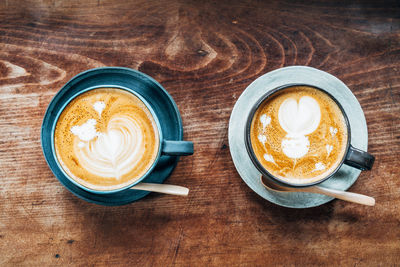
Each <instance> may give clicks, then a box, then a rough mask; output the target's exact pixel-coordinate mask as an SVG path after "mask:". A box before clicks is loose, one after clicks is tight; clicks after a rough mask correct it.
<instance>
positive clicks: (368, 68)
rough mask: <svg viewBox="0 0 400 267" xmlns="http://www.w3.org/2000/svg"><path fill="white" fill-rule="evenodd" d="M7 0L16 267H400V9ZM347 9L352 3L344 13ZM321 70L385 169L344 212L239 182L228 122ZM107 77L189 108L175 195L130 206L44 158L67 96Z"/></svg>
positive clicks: (1, 256)
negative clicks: (254, 99) (129, 80)
mask: <svg viewBox="0 0 400 267" xmlns="http://www.w3.org/2000/svg"><path fill="white" fill-rule="evenodd" d="M125 2H126V1H103V0H96V1H93V0H92V1H72V0H71V1H59V0H51V1H50V0H49V1H43V2H39V1H10V0H8V1H7V0H3V1H0V265H2V266H19V265H26V266H53V265H78V266H92V265H99V266H102V265H103V266H111V265H117V264H118V265H125V266H239V265H240V266H266V265H298V266H305V265H333V266H338V265H342V266H355V265H361V266H368V265H375V266H376V265H382V266H389V265H394V264H398V263H400V208H399V207H400V189H399V188H400V176H399V168H400V165H399V160H400V75H399V74H400V73H399V70H400V18H399V14H400V7H399V6H395V5H391V4H387V5H384V4H382V3H379V4H366V3H355V4H348V5H344V4H341V5H336V4H333V3H330V2H326V3H322V2H320V1H316V3H314V4H307V3H303V4H302V3H300V2H296V3H295V4H289V3H283V2H281V1H276V2H268V3H263V2H262V1H258V2H256V1H254V2H251V1H249V2H241V1H237V3H231V2H232V1H216V2H211V1H130V2H129V3H125ZM343 3H344V2H343ZM290 65H309V66H312V67H316V68H319V69H322V70H324V71H327V72H329V73H331V74H333V75H335V76H337V77H338V78H339V79H341V80H342V81H344V82H345V83H346V84H347V85H348V87H349V88H350V89H351V90H352V91H353V93H354V94H355V96H356V97H357V99H358V100H359V101H360V103H361V106H362V108H363V110H364V112H365V116H366V119H367V123H368V132H369V151H370V152H371V153H372V154H374V155H375V156H376V162H375V166H374V168H373V170H372V171H370V172H363V173H362V174H361V176H360V178H359V179H358V181H357V182H356V183H355V184H354V185H353V186H352V187H351V191H354V192H360V193H364V194H367V195H370V196H373V197H375V198H376V201H377V204H376V206H375V207H365V206H360V205H356V204H352V203H347V202H344V201H339V200H335V201H332V202H330V203H328V204H325V205H323V206H320V207H316V208H311V209H303V210H294V209H288V208H283V207H279V206H277V205H275V204H272V203H269V202H268V201H266V200H264V199H262V198H261V197H259V196H258V195H257V194H255V193H254V192H253V191H252V190H251V189H250V188H248V187H247V186H246V184H245V183H244V182H243V181H242V179H241V178H240V177H239V175H238V173H237V172H236V170H235V167H234V165H233V162H232V160H231V156H230V153H229V147H228V137H227V132H228V121H229V116H230V113H231V111H232V108H233V106H234V104H235V102H236V101H237V99H238V97H239V96H240V94H241V93H242V92H243V90H244V89H245V88H246V87H247V86H248V85H249V84H250V83H251V82H252V81H253V80H254V79H256V78H257V77H259V76H260V75H262V74H264V73H266V72H268V71H271V70H274V69H277V68H280V67H283V66H290ZM101 66H124V67H130V68H134V69H138V70H140V71H142V72H144V73H147V74H149V75H150V76H152V77H154V78H155V79H157V80H158V81H159V82H160V83H161V84H162V85H163V86H164V87H165V88H166V89H167V90H168V92H169V93H170V94H171V95H172V96H173V98H174V99H175V101H176V103H177V105H178V107H179V109H180V112H181V114H182V118H183V124H184V131H185V139H187V140H192V141H194V143H195V155H194V156H191V157H184V158H182V159H181V161H180V162H179V164H178V167H177V168H176V169H175V171H174V173H173V174H172V176H171V177H170V178H169V179H168V183H172V184H179V185H185V186H188V187H189V188H190V190H191V191H190V194H189V197H187V198H185V197H177V196H168V195H160V194H151V195H149V196H148V197H146V198H145V199H143V200H141V201H139V202H136V203H132V204H129V205H125V206H120V207H103V206H99V205H95V204H89V203H87V202H85V201H83V200H81V199H79V198H77V197H75V196H74V195H72V194H71V193H70V192H69V191H68V190H66V189H65V188H64V187H63V186H62V185H61V184H60V183H59V182H58V180H57V179H56V178H55V177H54V176H53V174H52V172H51V171H50V169H49V168H48V166H47V164H46V162H45V160H44V157H43V154H42V151H41V145H40V127H41V123H42V118H43V115H44V112H45V110H46V107H47V105H48V104H49V102H50V100H51V98H52V96H53V95H54V94H55V93H56V92H57V91H58V90H59V89H60V88H61V87H62V86H63V84H64V83H66V82H67V81H68V80H69V79H71V78H72V77H73V76H74V75H76V74H78V73H79V72H81V71H84V70H87V69H90V68H94V67H101Z"/></svg>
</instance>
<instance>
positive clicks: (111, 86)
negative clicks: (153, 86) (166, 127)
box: [50, 84, 163, 194]
mask: <svg viewBox="0 0 400 267" xmlns="http://www.w3.org/2000/svg"><path fill="white" fill-rule="evenodd" d="M101 88H115V89H120V90H124V91H127V92H129V93H131V94H133V95H134V96H136V97H137V98H138V99H139V100H140V101H141V102H142V103H143V104H144V105H145V106H146V108H147V109H148V110H149V111H150V114H151V115H152V117H153V119H154V121H155V123H156V126H157V131H158V141H159V142H158V151H157V155H156V157H155V159H154V161H153V163H152V165H151V166H150V168H149V169H148V170H147V171H146V172H145V173H144V174H143V175H142V176H141V177H140V178H138V179H136V180H135V181H133V182H132V183H130V184H128V185H126V186H124V187H121V188H116V189H112V190H96V189H92V188H89V187H86V186H85V185H83V184H81V183H79V182H77V181H76V180H75V179H73V178H72V177H71V176H70V175H69V174H68V173H67V172H66V171H65V170H64V168H63V167H62V166H61V164H60V162H59V160H58V158H57V154H56V151H55V143H54V133H55V128H56V125H57V122H58V119H59V117H60V116H61V114H62V112H63V111H64V109H65V107H66V106H67V105H68V104H69V103H71V101H72V100H74V99H75V98H76V97H78V96H79V95H81V94H84V93H86V92H89V91H92V90H95V89H101ZM63 89H64V87H63V88H61V89H60V91H61V90H63ZM162 141H163V134H162V131H161V125H160V122H159V120H158V117H157V116H156V114H155V112H154V110H153V108H152V107H151V106H150V104H149V103H148V102H147V101H146V99H145V98H144V97H143V96H141V95H140V94H139V93H137V92H136V91H135V90H132V89H131V88H128V87H125V86H120V85H106V84H104V85H96V86H91V87H87V88H85V89H82V90H80V91H79V92H77V93H76V94H74V95H73V96H71V97H70V98H69V99H68V100H67V101H66V102H65V103H64V104H63V105H62V106H61V108H60V109H58V110H57V115H56V116H55V119H54V122H53V124H52V127H51V141H50V144H51V154H52V156H53V159H54V161H55V162H56V164H57V167H58V168H59V170H60V171H61V172H62V173H63V174H64V176H65V177H66V178H67V179H68V180H69V181H70V182H71V183H73V184H74V185H76V186H78V187H80V188H81V189H83V190H85V191H88V192H90V193H94V194H112V193H117V192H121V191H124V190H126V189H129V188H131V187H132V186H134V185H136V184H138V183H140V182H141V181H143V180H144V179H145V178H146V177H147V176H148V175H149V174H150V173H151V172H152V171H153V169H154V168H155V166H156V165H157V163H158V161H159V159H160V156H161V151H162Z"/></svg>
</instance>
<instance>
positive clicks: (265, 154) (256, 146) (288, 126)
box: [250, 86, 348, 184]
mask: <svg viewBox="0 0 400 267" xmlns="http://www.w3.org/2000/svg"><path fill="white" fill-rule="evenodd" d="M265 118H270V119H269V120H268V121H269V123H268V124H267V125H265V123H263V121H265ZM347 138H348V137H347V128H346V123H345V119H344V117H343V114H342V112H341V110H340V108H339V107H338V106H337V104H336V103H335V102H334V101H333V100H332V99H331V98H330V97H329V96H328V95H326V94H325V93H323V92H321V91H319V90H317V89H314V88H311V87H307V86H295V87H290V88H287V89H283V90H281V91H279V92H277V93H275V94H274V95H272V96H270V97H269V98H268V99H267V100H265V101H264V102H263V103H262V104H261V105H260V107H259V108H258V109H257V111H256V112H255V115H254V117H253V120H252V123H251V129H250V139H251V145H252V148H253V151H254V152H255V155H256V157H257V158H258V160H259V162H260V163H261V164H262V165H263V166H264V168H265V169H267V170H268V172H270V173H271V174H273V175H274V176H276V177H278V178H280V179H282V180H286V181H288V182H290V183H297V184H304V183H311V182H314V181H318V180H320V179H322V178H324V177H326V176H327V175H329V174H330V173H332V171H333V170H334V169H336V167H337V166H338V165H339V164H340V162H341V159H342V158H343V156H344V153H345V149H346V145H347Z"/></svg>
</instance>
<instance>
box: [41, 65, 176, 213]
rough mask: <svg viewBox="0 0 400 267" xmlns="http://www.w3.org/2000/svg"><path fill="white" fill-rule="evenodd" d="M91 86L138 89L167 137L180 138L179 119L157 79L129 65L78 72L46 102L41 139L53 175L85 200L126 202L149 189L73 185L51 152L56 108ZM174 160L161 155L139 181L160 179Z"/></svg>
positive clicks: (174, 157) (171, 101) (139, 196)
mask: <svg viewBox="0 0 400 267" xmlns="http://www.w3.org/2000/svg"><path fill="white" fill-rule="evenodd" d="M93 87H117V88H129V89H131V90H134V91H136V92H137V93H139V94H140V95H141V96H142V97H144V98H145V99H146V100H147V102H149V104H150V105H151V106H152V108H153V110H154V112H155V113H156V115H157V117H158V119H159V121H160V125H161V130H162V134H163V137H164V138H165V139H167V140H177V141H178V140H182V139H183V128H182V119H181V116H180V113H179V110H178V107H177V106H176V104H175V102H174V100H173V99H172V97H171V96H170V95H169V94H168V92H167V91H166V90H165V89H164V88H163V87H162V86H161V85H160V84H159V83H158V82H157V81H155V80H154V79H153V78H151V77H150V76H148V75H146V74H144V73H141V72H139V71H136V70H133V69H129V68H121V67H105V68H97V69H91V70H88V71H85V72H82V73H80V74H78V75H77V76H75V77H74V78H72V79H71V80H70V81H69V82H67V83H66V84H65V85H64V87H63V88H61V90H60V91H59V92H58V93H57V94H56V95H55V96H54V98H53V99H52V101H51V102H50V104H49V107H48V108H47V111H46V113H45V116H44V118H43V124H42V132H41V141H42V148H43V153H44V156H45V158H46V161H47V164H48V165H49V167H50V169H51V170H52V171H53V173H54V175H55V176H56V177H57V179H58V180H59V181H60V182H61V184H63V185H64V186H65V187H66V188H67V189H68V190H69V191H70V192H71V193H73V194H74V195H76V196H78V197H79V198H82V199H84V200H86V201H88V202H92V203H96V204H100V205H106V206H116V205H124V204H128V203H131V202H134V201H136V200H139V199H141V198H143V197H145V196H146V195H148V194H149V192H147V191H141V190H133V189H132V190H124V191H121V192H118V193H112V194H101V195H100V194H93V193H90V192H88V191H85V190H83V189H81V188H79V187H78V186H76V185H74V184H73V183H72V182H71V181H69V179H68V178H67V177H65V175H64V174H63V172H62V171H61V170H60V169H59V168H58V166H57V162H56V158H55V156H54V155H53V154H52V147H51V130H52V129H53V126H54V124H55V123H56V121H55V118H56V116H57V113H58V110H59V109H60V108H61V107H63V106H64V105H65V104H66V103H67V102H68V101H69V99H70V98H71V97H72V96H74V95H76V94H77V93H79V92H81V91H83V90H85V89H87V88H93ZM178 161H179V157H177V156H166V155H163V156H161V158H160V159H159V161H158V164H157V165H156V167H155V168H154V170H153V171H152V172H151V174H150V175H149V177H147V178H146V179H145V180H143V182H148V183H163V182H164V181H165V180H166V179H167V178H168V176H169V175H170V174H171V173H172V171H173V170H174V168H175V166H176V164H177V163H178Z"/></svg>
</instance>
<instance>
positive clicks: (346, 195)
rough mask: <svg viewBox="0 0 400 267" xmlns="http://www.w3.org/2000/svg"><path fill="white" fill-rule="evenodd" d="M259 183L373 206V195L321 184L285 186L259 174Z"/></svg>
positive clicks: (286, 190) (277, 188) (288, 190)
mask: <svg viewBox="0 0 400 267" xmlns="http://www.w3.org/2000/svg"><path fill="white" fill-rule="evenodd" d="M261 183H262V184H263V186H264V187H265V188H267V189H269V190H272V191H276V192H307V193H314V194H320V195H327V196H330V197H334V198H338V199H341V200H345V201H350V202H354V203H358V204H362V205H367V206H374V205H375V199H374V198H373V197H369V196H366V195H361V194H357V193H352V192H347V191H340V190H336V189H331V188H326V187H322V186H316V185H315V186H310V187H299V188H293V187H287V186H282V185H279V184H277V183H274V182H272V181H270V180H268V179H266V178H265V177H263V176H261Z"/></svg>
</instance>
